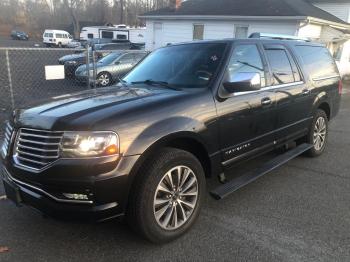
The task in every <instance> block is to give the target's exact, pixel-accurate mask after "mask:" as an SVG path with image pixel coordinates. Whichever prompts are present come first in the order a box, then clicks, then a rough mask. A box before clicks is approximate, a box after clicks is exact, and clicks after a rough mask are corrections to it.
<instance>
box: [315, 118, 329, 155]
mask: <svg viewBox="0 0 350 262" xmlns="http://www.w3.org/2000/svg"><path fill="white" fill-rule="evenodd" d="M326 135H327V125H326V120H325V119H324V117H319V118H318V119H317V121H316V123H315V128H314V136H313V142H314V147H315V149H316V150H317V151H320V150H321V149H322V148H323V146H324V145H325V142H326Z"/></svg>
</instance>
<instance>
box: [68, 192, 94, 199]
mask: <svg viewBox="0 0 350 262" xmlns="http://www.w3.org/2000/svg"><path fill="white" fill-rule="evenodd" d="M62 194H63V195H64V196H65V197H66V198H68V199H74V200H89V197H88V196H87V195H85V194H71V193H62Z"/></svg>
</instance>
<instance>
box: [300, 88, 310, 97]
mask: <svg viewBox="0 0 350 262" xmlns="http://www.w3.org/2000/svg"><path fill="white" fill-rule="evenodd" d="M310 93H311V91H310V89H304V90H303V91H302V93H301V94H302V95H303V96H306V95H308V94H310Z"/></svg>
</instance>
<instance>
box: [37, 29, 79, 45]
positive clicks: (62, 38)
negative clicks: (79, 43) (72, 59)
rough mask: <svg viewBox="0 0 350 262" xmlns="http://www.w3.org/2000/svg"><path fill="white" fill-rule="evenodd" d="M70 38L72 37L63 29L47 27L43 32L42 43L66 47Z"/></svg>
mask: <svg viewBox="0 0 350 262" xmlns="http://www.w3.org/2000/svg"><path fill="white" fill-rule="evenodd" d="M72 40H73V37H72V36H71V35H70V34H69V33H68V32H66V31H63V30H50V29H47V30H45V32H44V34H43V43H44V44H45V45H46V46H48V47H50V46H55V47H66V46H67V45H68V44H69V43H70V42H72Z"/></svg>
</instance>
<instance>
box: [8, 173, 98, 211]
mask: <svg viewBox="0 0 350 262" xmlns="http://www.w3.org/2000/svg"><path fill="white" fill-rule="evenodd" d="M3 172H5V173H6V176H7V178H8V179H9V180H11V181H12V182H14V183H15V184H17V185H19V186H23V187H24V188H25V189H27V188H30V189H33V190H35V191H38V192H40V193H42V194H44V195H46V196H48V197H49V198H51V199H53V200H55V201H57V202H61V203H70V204H88V205H91V204H93V203H94V202H93V201H91V200H69V199H60V198H57V197H55V196H53V195H51V194H50V193H48V192H46V191H45V190H42V189H41V188H38V187H36V186H33V185H31V184H28V183H25V182H23V181H21V180H18V179H16V178H14V177H13V176H11V174H10V173H9V172H8V171H7V170H6V169H5V168H3ZM26 187H27V188H26ZM27 190H28V189H27Z"/></svg>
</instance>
